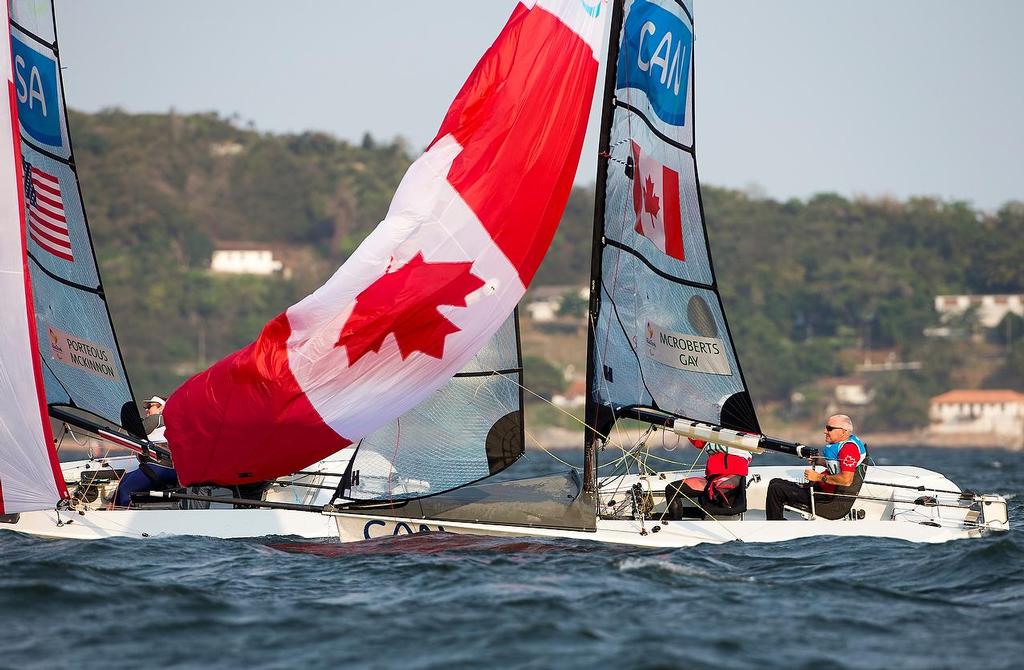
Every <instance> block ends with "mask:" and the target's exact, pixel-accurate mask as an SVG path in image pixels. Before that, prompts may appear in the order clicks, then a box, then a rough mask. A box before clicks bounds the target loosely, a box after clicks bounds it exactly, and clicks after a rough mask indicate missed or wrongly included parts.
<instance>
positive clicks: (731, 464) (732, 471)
mask: <svg viewBox="0 0 1024 670" xmlns="http://www.w3.org/2000/svg"><path fill="white" fill-rule="evenodd" d="M690 444H692V445H693V446H694V447H695V448H697V449H703V448H704V446H705V445H706V444H707V442H706V441H705V440H695V439H693V438H692V437H691V438H690ZM749 471H750V459H749V458H743V457H742V456H735V455H734V456H730V455H729V454H723V453H719V452H715V453H712V454H709V455H708V461H707V463H706V464H705V465H704V476H705V477H718V476H722V475H739V476H740V477H746V476H747V473H748V472H749Z"/></svg>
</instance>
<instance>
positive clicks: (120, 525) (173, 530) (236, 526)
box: [0, 456, 344, 540]
mask: <svg viewBox="0 0 1024 670" xmlns="http://www.w3.org/2000/svg"><path fill="white" fill-rule="evenodd" d="M108 467H114V468H126V469H128V470H130V469H133V468H135V467H137V461H136V459H135V457H134V456H127V457H118V458H108V459H100V460H89V461H75V462H69V463H63V464H62V465H61V469H62V471H63V473H64V478H65V480H66V481H68V482H69V489H71V490H73V486H74V484H75V482H78V481H79V479H80V476H81V473H82V472H84V471H89V470H101V469H104V468H108ZM321 467H322V468H323V470H324V471H326V472H332V471H337V469H338V467H340V468H341V469H342V470H344V462H342V463H341V465H340V466H339V464H338V462H336V461H335V462H332V461H323V462H322V463H321V464H318V465H315V466H312V467H311V469H318V468H321ZM306 481H308V482H312V483H318V484H322V485H323V484H326V485H333V484H335V483H336V482H337V478H332V477H311V478H307V479H306ZM115 489H116V482H111V483H110V484H109V485H108V486H106V487H104V489H103V490H102V491H101V492H100V493H99V495H98V496H97V499H96V500H94V501H92V502H90V503H88V504H77V505H76V508H75V509H71V510H61V511H57V510H45V511H41V512H23V513H21V514H19V515H16V517H15V518H14V519H10V520H7V521H3V520H0V530H12V531H15V532H19V533H27V534H29V535H38V536H42V537H49V538H65V539H75V540H100V539H104V538H111V537H131V538H149V537H170V536H176V535H198V536H203V537H217V538H225V539H228V538H243V537H265V536H274V535H292V536H296V537H302V538H309V539H326V538H332V537H336V536H337V529H336V526H335V523H334V521H333V520H332V519H331V518H330V517H327V516H324V515H322V514H318V513H312V512H301V511H292V510H280V509H233V508H232V507H231V506H229V505H218V506H215V507H214V508H212V509H157V508H153V507H142V508H139V509H107V507H109V502H110V499H111V496H112V495H113V491H114V490H115ZM329 498H330V496H329V495H325V494H324V493H322V490H321V489H304V488H301V487H288V488H275V489H273V490H272V491H271V493H269V494H268V495H267V496H266V499H267V500H272V501H274V502H285V503H299V504H307V505H315V504H324V503H326V502H327V499H329ZM171 506H172V504H168V505H165V506H164V507H171ZM12 516H14V515H12ZM0 519H2V518H0Z"/></svg>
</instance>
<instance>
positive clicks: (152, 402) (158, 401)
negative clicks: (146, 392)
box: [142, 395, 167, 407]
mask: <svg viewBox="0 0 1024 670" xmlns="http://www.w3.org/2000/svg"><path fill="white" fill-rule="evenodd" d="M165 404H167V401H166V400H164V399H163V398H161V397H160V396H158V395H155V396H153V397H152V398H150V399H149V400H147V401H146V402H144V403H142V406H143V407H148V406H150V405H165Z"/></svg>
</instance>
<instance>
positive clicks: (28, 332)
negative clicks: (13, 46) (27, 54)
mask: <svg viewBox="0 0 1024 670" xmlns="http://www.w3.org/2000/svg"><path fill="white" fill-rule="evenodd" d="M7 12H8V9H7V5H6V4H5V5H4V7H3V18H4V19H5V20H6V19H8V18H9V17H8V14H7ZM9 43H10V38H9V37H8V44H9ZM8 53H10V52H9V51H8ZM13 63H14V61H12V59H11V58H10V57H7V56H5V57H4V58H3V59H0V74H2V75H3V76H2V79H0V81H3V82H4V83H5V87H4V88H5V91H6V92H7V96H6V97H7V104H5V105H3V106H2V107H3V111H2V112H0V129H2V130H3V134H4V140H3V141H0V151H2V153H0V301H2V303H3V305H4V317H3V318H2V319H0V340H2V341H3V343H4V347H3V361H2V363H0V398H2V399H3V400H2V402H0V514H11V513H17V512H26V511H30V510H38V509H46V508H50V507H53V505H54V504H55V503H56V502H57V501H58V500H60V499H61V498H65V497H67V495H68V493H67V489H66V488H65V486H64V478H63V477H62V476H61V473H60V468H59V467H58V465H57V458H56V454H55V453H54V450H53V436H52V435H51V434H50V422H49V418H48V417H47V415H46V409H45V401H46V400H45V397H44V396H43V385H42V373H41V370H40V360H39V355H38V345H37V343H36V340H35V332H34V331H35V324H34V323H33V308H32V300H31V278H30V276H29V270H28V265H27V263H26V255H25V251H26V235H25V228H24V227H23V225H22V220H23V212H24V207H25V203H24V199H23V194H24V188H23V184H22V172H21V147H20V145H19V143H18V140H17V137H18V125H17V124H18V105H17V100H18V93H17V90H16V86H15V74H16V73H15V70H14V68H13Z"/></svg>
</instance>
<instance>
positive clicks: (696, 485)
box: [665, 437, 752, 519]
mask: <svg viewBox="0 0 1024 670" xmlns="http://www.w3.org/2000/svg"><path fill="white" fill-rule="evenodd" d="M689 439H690V444H692V445H693V446H694V447H695V448H697V449H704V450H706V451H707V452H708V459H707V461H706V462H705V464H704V476H703V477H687V478H686V479H684V480H682V481H677V482H672V483H671V484H669V485H668V487H666V489H665V496H666V500H667V502H668V505H669V507H670V516H672V517H693V518H698V519H699V518H702V517H703V516H704V510H703V508H704V507H705V506H713V507H715V508H716V509H722V508H729V507H730V506H731V500H730V498H733V497H735V496H732V495H730V494H732V493H733V492H734V489H735V488H736V487H737V486H743V485H744V482H745V480H744V478H745V477H746V476H747V473H748V472H749V470H750V458H751V456H752V454H751V453H750V452H749V451H745V450H742V449H730V448H729V447H726V446H724V445H721V444H714V443H710V444H709V443H708V442H706V441H704V440H696V439H694V438H692V437H691V438H689ZM694 504H696V505H697V506H694Z"/></svg>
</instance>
